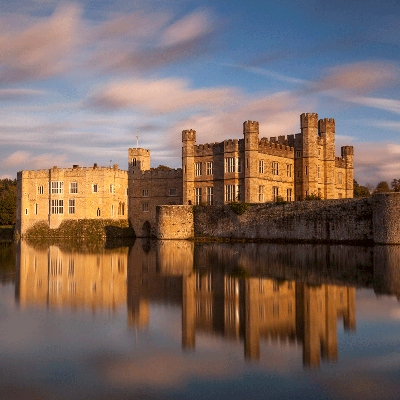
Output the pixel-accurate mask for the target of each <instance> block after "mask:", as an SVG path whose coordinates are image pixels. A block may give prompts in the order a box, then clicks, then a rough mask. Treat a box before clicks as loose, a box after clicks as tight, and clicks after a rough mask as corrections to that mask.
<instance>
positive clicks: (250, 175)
mask: <svg viewBox="0 0 400 400" xmlns="http://www.w3.org/2000/svg"><path fill="white" fill-rule="evenodd" d="M258 133H259V124H258V122H257V121H245V122H243V135H244V153H245V154H244V158H245V159H244V201H246V202H248V203H255V202H257V201H258V179H257V178H256V177H258Z"/></svg>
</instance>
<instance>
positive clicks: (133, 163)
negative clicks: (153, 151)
mask: <svg viewBox="0 0 400 400" xmlns="http://www.w3.org/2000/svg"><path fill="white" fill-rule="evenodd" d="M132 167H136V158H132Z"/></svg>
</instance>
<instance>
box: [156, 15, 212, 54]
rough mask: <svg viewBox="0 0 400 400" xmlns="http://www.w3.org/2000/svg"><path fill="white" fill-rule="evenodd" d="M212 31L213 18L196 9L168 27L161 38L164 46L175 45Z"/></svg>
mask: <svg viewBox="0 0 400 400" xmlns="http://www.w3.org/2000/svg"><path fill="white" fill-rule="evenodd" d="M211 31H212V26H211V18H210V16H209V14H208V13H206V12H204V11H196V12H193V13H192V14H190V15H187V16H185V17H184V18H181V19H180V20H178V21H177V22H175V23H173V24H172V25H170V26H169V27H167V28H166V29H165V30H164V32H163V33H162V36H161V38H160V42H159V45H160V46H162V47H168V46H175V45H177V44H179V43H182V42H188V41H193V40H196V39H197V38H199V37H201V36H204V35H206V34H208V33H210V32H211Z"/></svg>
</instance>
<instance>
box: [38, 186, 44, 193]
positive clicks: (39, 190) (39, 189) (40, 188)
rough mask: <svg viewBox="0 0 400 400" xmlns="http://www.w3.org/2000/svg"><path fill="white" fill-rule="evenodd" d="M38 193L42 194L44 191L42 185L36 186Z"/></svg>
mask: <svg viewBox="0 0 400 400" xmlns="http://www.w3.org/2000/svg"><path fill="white" fill-rule="evenodd" d="M37 189H38V194H43V193H44V187H43V186H38V188H37Z"/></svg>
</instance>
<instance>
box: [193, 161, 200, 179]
mask: <svg viewBox="0 0 400 400" xmlns="http://www.w3.org/2000/svg"><path fill="white" fill-rule="evenodd" d="M194 175H195V176H200V175H201V162H197V163H194Z"/></svg>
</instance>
